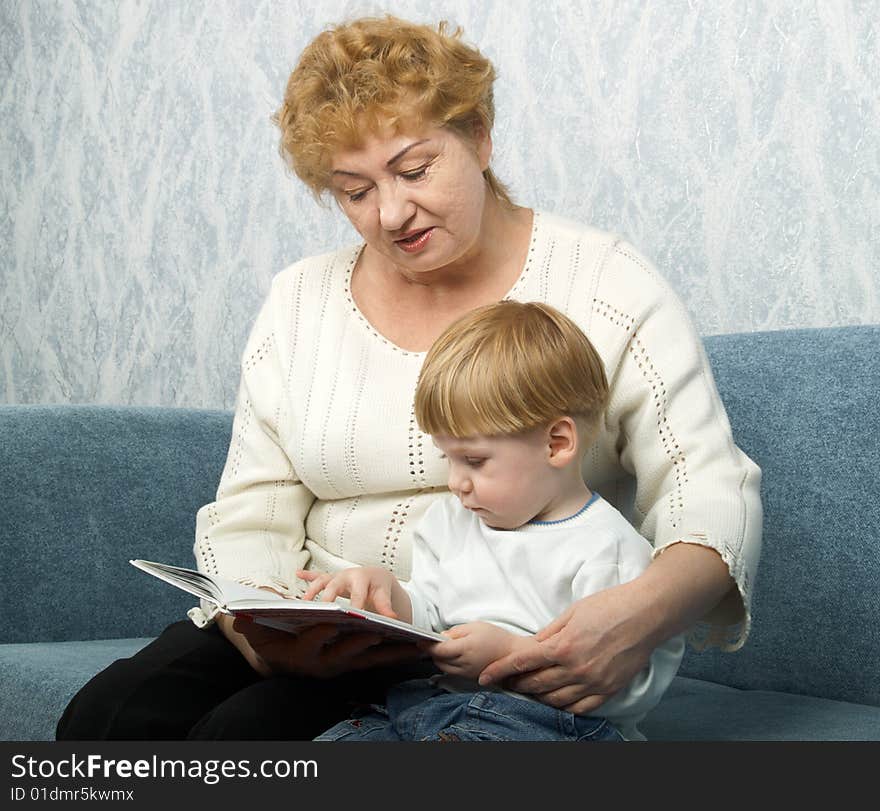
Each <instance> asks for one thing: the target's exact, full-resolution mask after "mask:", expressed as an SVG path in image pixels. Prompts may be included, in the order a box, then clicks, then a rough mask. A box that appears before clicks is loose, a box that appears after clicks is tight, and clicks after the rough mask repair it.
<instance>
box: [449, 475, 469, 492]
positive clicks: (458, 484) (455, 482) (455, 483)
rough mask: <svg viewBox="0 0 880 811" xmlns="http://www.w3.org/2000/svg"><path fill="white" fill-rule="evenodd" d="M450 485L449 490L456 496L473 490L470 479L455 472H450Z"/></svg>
mask: <svg viewBox="0 0 880 811" xmlns="http://www.w3.org/2000/svg"><path fill="white" fill-rule="evenodd" d="M448 485H449V489H450V490H451V491H452V492H453V493H455V494H456V495H461V494H462V493H465V494H467V493H470V492H471V490H472V489H473V485H472V484H471V480H470V478H469V477H468V476H462V475H461V474H459V473H457V472H456V471H454V470H450V471H449V480H448Z"/></svg>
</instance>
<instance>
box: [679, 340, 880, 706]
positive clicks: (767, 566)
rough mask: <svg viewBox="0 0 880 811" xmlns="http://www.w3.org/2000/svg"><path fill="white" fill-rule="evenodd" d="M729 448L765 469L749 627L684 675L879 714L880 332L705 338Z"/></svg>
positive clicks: (690, 661)
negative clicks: (728, 428) (731, 646)
mask: <svg viewBox="0 0 880 811" xmlns="http://www.w3.org/2000/svg"><path fill="white" fill-rule="evenodd" d="M705 343H706V349H707V352H708V355H709V357H710V360H711V361H712V367H713V369H714V370H715V377H716V380H717V383H718V389H719V392H720V393H721V396H722V399H723V400H724V403H725V405H726V407H727V411H728V414H729V416H730V421H731V425H732V427H733V434H734V437H735V438H736V440H737V443H738V444H739V445H740V446H741V447H742V449H743V450H744V451H745V452H746V453H748V454H749V456H751V457H752V459H754V460H755V461H756V462H757V463H758V464H759V465H760V466H761V469H762V472H763V481H762V493H763V500H764V543H763V549H762V553H761V562H760V566H759V568H758V576H757V582H756V583H755V590H754V599H753V612H752V613H753V616H754V625H753V628H752V633H751V635H750V637H749V639H748V641H747V642H746V644H745V646H744V647H743V648H742V649H741V650H740V651H739V652H737V653H735V654H727V653H721V652H719V651H717V650H710V651H706V652H704V653H699V652H697V651H694V650H692V649H689V650H688V652H687V653H686V656H685V660H684V662H683V664H682V669H681V671H680V673H681V675H683V676H690V677H695V678H701V679H706V680H708V681H712V682H718V683H721V684H727V685H730V686H732V687H742V688H751V689H756V690H770V691H783V692H786V691H790V692H795V693H804V694H808V695H814V696H819V697H823V698H832V699H838V700H844V701H853V702H857V703H860V704H870V705H874V706H880V623H878V622H877V595H878V593H880V537H878V527H880V499H878V498H877V481H878V477H877V464H878V461H880V409H878V408H877V406H876V398H877V392H878V391H880V362H878V353H877V350H878V347H880V326H855V327H839V328H833V329H830V328H829V329H813V330H785V331H780V332H766V333H752V334H743V335H719V336H715V337H710V338H707V339H706V341H705Z"/></svg>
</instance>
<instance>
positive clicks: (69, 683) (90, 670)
mask: <svg viewBox="0 0 880 811" xmlns="http://www.w3.org/2000/svg"><path fill="white" fill-rule="evenodd" d="M150 641H151V640H150V639H149V638H138V639H111V640H97V641H95V640H92V641H87V642H37V643H33V644H9V645H0V740H4V741H51V740H54V739H55V725H56V724H57V723H58V719H59V718H60V717H61V713H62V712H64V708H65V707H66V706H67V703H68V702H69V701H70V699H71V698H73V696H74V695H75V694H76V693H77V691H78V690H79V688H80V687H82V686H83V685H84V684H85V683H86V682H87V681H88V680H89V679H90V678H91V677H92V676H94V675H95V674H96V673H98V672H100V671H101V670H103V669H104V668H105V667H107V666H108V665H109V664H111V663H112V662H115V661H116V660H117V659H121V658H124V657H126V656H131V655H132V654H134V653H135V652H137V651H138V650H140V649H141V648H142V647H144V645H146V644H148V643H149V642H150Z"/></svg>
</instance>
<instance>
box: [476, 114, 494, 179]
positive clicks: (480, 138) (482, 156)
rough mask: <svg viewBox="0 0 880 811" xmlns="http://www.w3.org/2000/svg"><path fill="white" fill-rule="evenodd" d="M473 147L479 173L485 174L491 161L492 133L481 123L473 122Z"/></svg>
mask: <svg viewBox="0 0 880 811" xmlns="http://www.w3.org/2000/svg"><path fill="white" fill-rule="evenodd" d="M474 146H475V147H476V150H477V159H478V160H479V162H480V171H481V172H485V171H486V170H487V169H488V168H489V161H490V160H491V159H492V133H490V132H489V130H488V129H487V128H486V125H485V124H484V123H483V122H482V121H476V122H474Z"/></svg>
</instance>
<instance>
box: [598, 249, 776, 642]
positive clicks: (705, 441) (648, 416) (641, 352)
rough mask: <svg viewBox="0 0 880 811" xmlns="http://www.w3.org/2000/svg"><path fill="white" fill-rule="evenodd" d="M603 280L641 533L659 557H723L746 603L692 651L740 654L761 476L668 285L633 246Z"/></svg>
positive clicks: (613, 408) (614, 391) (617, 420)
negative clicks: (703, 551) (682, 553)
mask: <svg viewBox="0 0 880 811" xmlns="http://www.w3.org/2000/svg"><path fill="white" fill-rule="evenodd" d="M604 276H605V279H604V280H603V282H602V283H600V285H599V289H598V290H597V298H596V300H595V302H594V305H595V313H596V317H597V318H598V319H599V320H600V321H604V322H605V327H606V329H609V330H614V331H616V333H617V335H618V343H619V347H620V349H619V352H618V354H617V359H616V364H615V365H614V367H613V368H611V369H609V384H610V387H611V402H610V404H609V409H608V413H607V416H606V421H607V427H608V430H609V435H610V436H612V437H613V438H614V442H615V443H616V447H615V451H616V452H617V453H618V454H619V458H620V462H621V464H622V465H623V467H624V468H625V469H626V470H627V471H628V472H629V473H631V474H632V475H633V477H634V479H635V482H636V492H635V503H634V507H635V510H634V513H635V514H634V523H635V525H636V527H637V529H638V530H639V531H640V533H641V534H642V535H643V536H644V537H646V538H648V539H649V540H650V541H651V542H652V544H653V546H654V556H657V555H658V554H661V553H662V552H663V550H664V549H666V548H668V547H669V546H670V545H671V544H674V543H679V542H684V543H693V544H699V545H702V546H707V547H709V548H711V549H714V550H715V551H717V552H718V554H719V555H720V556H721V558H722V559H723V560H724V562H725V563H726V564H727V566H728V569H729V570H730V574H731V576H732V577H733V579H734V581H735V583H736V587H737V593H736V594H734V593H731V595H729V598H725V599H724V600H722V601H721V603H720V604H719V606H718V607H717V608H716V609H714V610H713V611H712V612H710V614H709V615H707V616H706V617H705V618H704V620H703V621H702V622H701V623H699V624H698V626H697V628H695V629H694V631H693V632H692V634H691V636H690V642H691V644H693V645H694V646H695V647H697V648H702V647H707V646H710V645H717V646H720V647H722V648H723V649H726V650H736V649H737V648H739V647H740V646H741V645H742V644H743V643H744V642H745V639H746V637H747V635H748V631H749V625H750V617H751V615H750V606H751V587H752V583H753V582H754V577H755V572H756V569H757V565H758V558H759V555H760V548H761V526H762V507H761V499H760V482H761V472H760V469H759V468H758V466H757V465H756V464H755V463H754V462H753V461H752V460H751V459H749V458H748V456H746V454H745V453H743V452H742V451H741V450H740V449H739V448H738V447H737V445H736V443H735V442H734V439H733V436H732V433H731V428H730V423H729V421H728V418H727V414H726V412H725V409H724V406H723V404H722V402H721V399H720V397H719V395H718V392H717V389H716V386H715V382H714V378H713V376H712V371H711V369H710V368H709V363H708V360H707V358H706V355H705V352H704V350H703V345H702V342H701V340H700V338H699V336H698V335H697V333H696V330H695V329H694V327H693V325H692V323H691V320H690V318H689V317H688V314H687V312H686V311H685V309H684V307H683V305H682V304H681V302H680V301H679V299H678V297H677V296H676V295H675V294H674V293H673V291H672V290H671V288H670V287H669V286H668V284H667V283H666V282H665V281H664V280H663V279H662V278H661V277H660V276H659V275H658V274H657V273H656V272H655V271H654V269H653V268H652V267H651V265H650V264H649V263H648V262H647V261H646V260H644V259H643V258H642V257H641V256H639V255H638V254H637V253H636V251H635V250H634V249H633V248H631V247H630V246H628V245H626V244H625V243H618V244H617V245H616V246H615V249H614V251H613V252H612V255H611V257H610V258H609V262H608V263H607V265H606V267H605V270H604Z"/></svg>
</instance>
